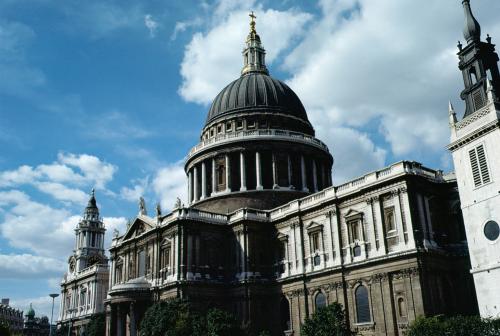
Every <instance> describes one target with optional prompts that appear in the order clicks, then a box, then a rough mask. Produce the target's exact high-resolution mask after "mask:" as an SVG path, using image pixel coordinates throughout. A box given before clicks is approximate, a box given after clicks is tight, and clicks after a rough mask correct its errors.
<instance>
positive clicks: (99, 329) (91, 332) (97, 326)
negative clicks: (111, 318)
mask: <svg viewBox="0 0 500 336" xmlns="http://www.w3.org/2000/svg"><path fill="white" fill-rule="evenodd" d="M85 335H87V336H104V335H106V313H96V314H93V315H92V316H91V317H90V321H89V323H88V324H87V326H86V328H85Z"/></svg>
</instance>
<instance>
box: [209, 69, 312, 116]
mask: <svg viewBox="0 0 500 336" xmlns="http://www.w3.org/2000/svg"><path fill="white" fill-rule="evenodd" d="M242 111H244V112H252V111H253V112H267V113H280V114H285V115H289V116H292V117H296V118H299V119H302V120H303V121H306V122H307V123H309V120H308V119H307V113H306V110H305V109H304V106H303V105H302V102H301V101H300V99H299V97H297V95H296V94H295V92H293V90H292V89H290V87H289V86H288V85H286V84H285V83H283V82H281V81H279V80H277V79H275V78H273V77H271V76H269V75H267V74H265V73H259V72H256V73H248V74H245V75H243V76H241V77H240V78H238V79H237V80H235V81H233V82H232V83H230V84H229V85H228V86H226V87H225V88H224V89H223V90H222V91H221V92H220V93H219V94H218V95H217V97H215V99H214V101H213V103H212V106H211V107H210V110H209V112H208V117H207V121H206V124H209V123H210V122H211V121H213V120H215V119H217V118H219V117H222V116H228V115H230V114H233V113H238V112H242Z"/></svg>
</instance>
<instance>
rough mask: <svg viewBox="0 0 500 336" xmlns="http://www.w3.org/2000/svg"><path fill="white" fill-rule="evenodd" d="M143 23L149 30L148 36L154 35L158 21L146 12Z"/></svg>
mask: <svg viewBox="0 0 500 336" xmlns="http://www.w3.org/2000/svg"><path fill="white" fill-rule="evenodd" d="M144 25H145V26H146V28H147V29H148V30H149V36H150V37H155V35H156V30H157V29H158V26H159V23H158V22H156V21H155V20H154V19H153V16H152V15H151V14H146V15H145V16H144Z"/></svg>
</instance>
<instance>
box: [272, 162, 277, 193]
mask: <svg viewBox="0 0 500 336" xmlns="http://www.w3.org/2000/svg"><path fill="white" fill-rule="evenodd" d="M272 161H273V168H272V169H273V189H276V188H277V187H278V171H277V169H276V154H274V153H273V154H272Z"/></svg>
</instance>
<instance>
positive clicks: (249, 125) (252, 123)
mask: <svg viewBox="0 0 500 336" xmlns="http://www.w3.org/2000/svg"><path fill="white" fill-rule="evenodd" d="M247 128H255V121H254V120H249V121H248V122H247Z"/></svg>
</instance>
